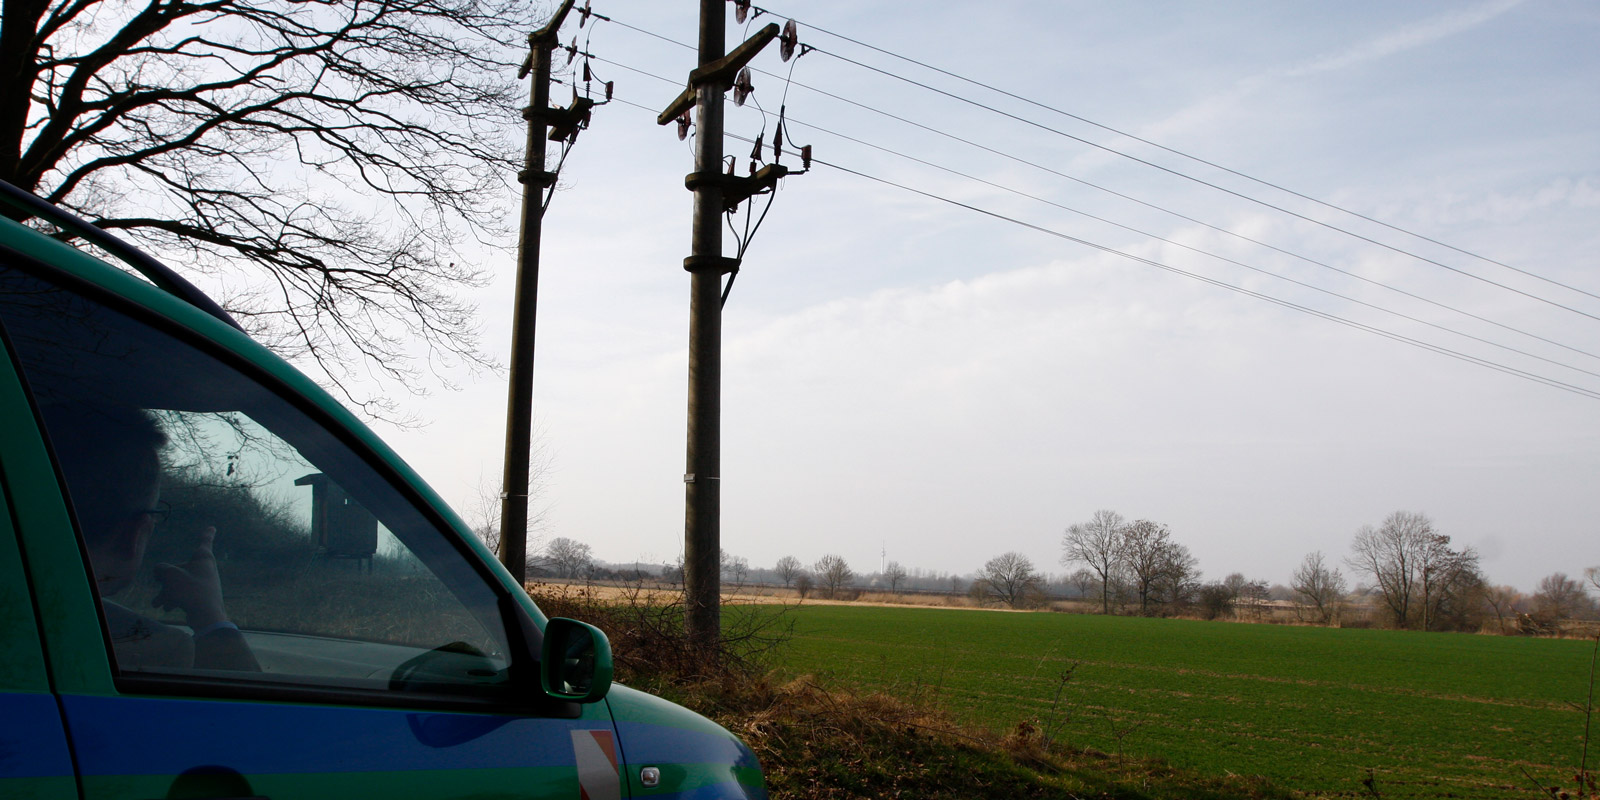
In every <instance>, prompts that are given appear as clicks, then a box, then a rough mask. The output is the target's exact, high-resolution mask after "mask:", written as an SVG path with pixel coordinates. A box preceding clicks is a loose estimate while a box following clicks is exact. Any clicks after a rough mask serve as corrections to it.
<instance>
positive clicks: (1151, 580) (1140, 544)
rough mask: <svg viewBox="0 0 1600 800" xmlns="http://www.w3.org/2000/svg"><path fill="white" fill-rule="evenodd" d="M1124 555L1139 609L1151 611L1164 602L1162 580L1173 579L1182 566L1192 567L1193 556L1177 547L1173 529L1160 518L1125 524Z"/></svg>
mask: <svg viewBox="0 0 1600 800" xmlns="http://www.w3.org/2000/svg"><path fill="white" fill-rule="evenodd" d="M1121 539H1122V547H1121V551H1122V557H1123V560H1124V563H1125V564H1126V566H1127V570H1128V577H1129V580H1130V581H1131V582H1132V584H1133V590H1134V593H1135V594H1137V595H1138V597H1139V613H1140V614H1146V615H1148V614H1151V613H1153V611H1154V609H1155V606H1156V605H1158V604H1159V603H1160V602H1161V589H1162V584H1163V581H1170V580H1172V578H1173V577H1174V575H1173V572H1174V570H1176V569H1179V568H1180V567H1182V568H1185V569H1190V568H1192V564H1193V560H1194V559H1193V557H1192V556H1189V554H1188V550H1187V549H1184V550H1183V551H1182V552H1181V554H1180V553H1179V552H1177V551H1176V550H1175V547H1177V544H1176V543H1175V542H1173V541H1172V529H1170V528H1168V527H1167V526H1165V525H1162V524H1160V523H1158V522H1151V521H1150V520H1146V519H1141V520H1138V521H1135V522H1131V523H1129V524H1127V525H1124V526H1122V536H1121Z"/></svg>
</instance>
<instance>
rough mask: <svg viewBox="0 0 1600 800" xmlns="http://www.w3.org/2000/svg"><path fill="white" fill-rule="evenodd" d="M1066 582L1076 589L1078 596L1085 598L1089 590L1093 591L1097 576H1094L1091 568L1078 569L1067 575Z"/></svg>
mask: <svg viewBox="0 0 1600 800" xmlns="http://www.w3.org/2000/svg"><path fill="white" fill-rule="evenodd" d="M1067 582H1068V583H1071V584H1072V588H1074V589H1076V590H1077V591H1078V597H1079V598H1085V597H1088V596H1089V593H1090V592H1092V591H1094V589H1095V585H1096V584H1097V583H1098V582H1099V578H1096V577H1095V576H1094V572H1092V571H1091V570H1087V569H1078V570H1076V571H1074V572H1073V573H1072V574H1071V575H1068V576H1067Z"/></svg>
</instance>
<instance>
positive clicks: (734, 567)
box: [719, 550, 750, 590]
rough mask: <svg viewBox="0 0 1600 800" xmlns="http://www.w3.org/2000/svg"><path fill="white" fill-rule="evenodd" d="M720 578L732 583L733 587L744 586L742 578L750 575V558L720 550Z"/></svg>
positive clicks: (739, 587)
mask: <svg viewBox="0 0 1600 800" xmlns="http://www.w3.org/2000/svg"><path fill="white" fill-rule="evenodd" d="M719 558H720V559H721V571H722V580H723V581H726V582H727V583H730V584H733V588H734V589H736V590H737V589H742V588H744V579H745V578H747V577H749V575H750V559H748V558H745V557H744V556H736V555H733V554H732V553H729V552H728V551H726V550H722V551H720V556H719Z"/></svg>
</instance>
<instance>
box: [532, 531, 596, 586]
mask: <svg viewBox="0 0 1600 800" xmlns="http://www.w3.org/2000/svg"><path fill="white" fill-rule="evenodd" d="M544 554H545V559H546V560H547V561H548V562H549V564H550V568H551V569H553V570H555V573H556V577H559V578H581V577H584V576H585V575H587V574H589V570H590V568H591V567H593V566H594V555H593V551H591V550H590V548H589V545H586V544H584V543H583V542H580V541H577V540H575V539H568V538H567V537H565V536H558V537H556V538H554V539H551V540H550V543H549V544H547V545H545V548H544Z"/></svg>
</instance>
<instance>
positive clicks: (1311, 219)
mask: <svg viewBox="0 0 1600 800" xmlns="http://www.w3.org/2000/svg"><path fill="white" fill-rule="evenodd" d="M812 50H813V51H815V52H818V53H822V54H823V55H827V56H832V57H834V58H836V59H839V60H840V61H844V62H845V63H848V64H854V65H856V66H858V67H860V68H862V69H865V70H869V71H871V72H876V73H878V74H880V75H884V76H887V77H890V78H894V79H895V80H899V81H904V82H905V83H909V84H911V85H912V86H917V87H919V88H922V89H926V90H927V91H930V92H933V93H935V94H938V95H942V96H944V97H948V98H950V99H952V100H957V101H960V102H962V103H966V104H968V105H971V106H974V107H977V108H981V109H983V110H985V111H988V112H990V113H992V114H999V115H1000V116H1003V117H1006V118H1008V119H1012V120H1016V121H1017V122H1021V123H1023V124H1024V125H1029V126H1032V127H1035V128H1038V129H1040V130H1043V131H1047V132H1049V133H1053V134H1055V135H1057V136H1060V137H1063V138H1066V139H1071V140H1072V141H1075V142H1079V143H1081V144H1086V145H1088V146H1090V147H1093V148H1095V149H1098V150H1104V151H1105V152H1107V153H1111V154H1113V155H1118V156H1121V157H1123V158H1126V159H1128V160H1130V161H1134V162H1136V163H1139V164H1143V165H1145V166H1147V167H1150V168H1152V169H1157V170H1160V171H1162V172H1165V173H1167V174H1169V175H1172V176H1174V177H1178V178H1182V179H1184V180H1186V181H1191V182H1194V183H1198V184H1200V185H1201V186H1206V187H1210V188H1212V189H1215V190H1217V191H1219V192H1222V193H1223V194H1227V195H1232V196H1233V197H1237V198H1239V199H1241V200H1244V201H1246V202H1250V203H1255V204H1256V205H1259V206H1263V207H1265V208H1270V209H1272V210H1274V211H1277V212H1279V213H1282V214H1288V215H1289V216H1291V217H1294V218H1296V219H1299V220H1303V221H1305V222H1309V223H1311V224H1313V225H1317V226H1320V227H1323V228H1327V229H1328V230H1331V231H1337V232H1339V233H1342V234H1344V235H1346V236H1350V237H1353V238H1356V239H1360V240H1361V241H1363V242H1367V243H1368V244H1373V245H1377V246H1378V247H1382V248H1384V249H1385V250H1390V251H1393V252H1395V253H1399V254H1400V255H1404V256H1409V257H1411V258H1414V259H1416V260H1418V261H1421V262H1424V263H1427V264H1432V265H1434V266H1436V267H1439V268H1441V269H1446V270H1449V271H1451V272H1454V273H1456V274H1458V275H1462V276H1464V277H1468V278H1471V279H1473V280H1475V281H1481V282H1483V283H1487V284H1489V285H1490V286H1495V287H1498V288H1500V289H1504V290H1505V291H1508V292H1511V293H1513V294H1519V295H1522V296H1523V297H1526V298H1528V299H1530V300H1535V301H1538V302H1540V303H1545V304H1546V305H1550V306H1554V307H1556V308H1559V309H1562V310H1563V311H1570V312H1572V313H1573V314H1577V315H1578V316H1581V317H1588V318H1589V319H1592V320H1595V321H1596V322H1600V315H1595V314H1591V313H1589V312H1587V311H1583V310H1580V309H1576V308H1573V307H1572V306H1569V305H1566V304H1564V303H1558V302H1556V301H1555V300H1551V299H1549V298H1547V297H1540V296H1539V295H1536V294H1533V293H1532V292H1526V291H1523V290H1521V289H1518V288H1516V287H1514V286H1507V285H1505V284H1503V283H1500V282H1498V281H1494V280H1490V279H1488V278H1485V277H1483V276H1482V275H1475V274H1473V273H1471V272H1468V271H1466V270H1464V269H1461V268H1460V267H1453V266H1450V265H1449V264H1446V263H1444V262H1443V261H1438V260H1435V259H1432V258H1428V257H1427V256H1424V255H1420V254H1418V253H1413V252H1411V251H1409V250H1405V249H1403V248H1400V247H1395V246H1394V245H1392V244H1388V243H1387V242H1381V241H1378V240H1377V239H1374V238H1372V237H1370V236H1365V235H1362V234H1360V233H1356V232H1355V231H1351V230H1346V229H1344V228H1341V227H1339V226H1337V225H1334V224H1332V223H1328V222H1323V221H1322V220H1319V219H1316V218H1314V217H1308V216H1306V215H1305V214H1301V213H1299V212H1297V211H1291V210H1290V209H1287V208H1284V207H1282V206H1279V205H1274V204H1272V203H1269V202H1267V201H1265V200H1262V199H1260V198H1256V197H1251V196H1249V195H1247V194H1244V193H1242V192H1236V191H1234V190H1232V189H1229V188H1227V187H1225V186H1220V185H1218V184H1215V183H1211V182H1210V181H1207V180H1205V179H1203V178H1197V177H1195V176H1193V175H1190V174H1188V173H1186V172H1180V171H1179V170H1175V169H1173V168H1171V167H1167V166H1163V165H1161V164H1157V163H1155V162H1154V161H1149V160H1146V159H1143V158H1140V157H1138V156H1136V155H1132V154H1130V153H1125V152H1123V151H1121V150H1118V149H1116V148H1114V147H1110V146H1107V145H1103V144H1100V143H1099V142H1094V141H1090V140H1088V139H1085V138H1083V137H1081V136H1074V135H1073V134H1070V133H1067V132H1066V131H1063V130H1060V129H1058V128H1052V127H1050V126H1049V125H1045V124H1044V123H1041V122H1035V121H1033V120H1030V119H1027V118H1026V117H1021V116H1018V115H1016V114H1012V113H1010V112H1008V111H1002V110H1000V109H998V108H995V107H994V106H990V105H986V104H984V103H980V102H978V101H976V100H972V99H970V98H966V97H962V96H960V95H958V94H955V93H952V92H947V91H945V90H943V89H939V88H937V87H934V86H930V85H928V84H926V83H923V82H921V81H917V80H913V79H911V78H907V77H905V76H903V75H896V74H895V73H893V72H889V71H888V70H885V69H881V68H879V67H874V66H872V65H870V64H865V63H862V62H860V61H856V60H855V59H852V58H849V57H847V56H841V55H839V54H837V53H832V52H829V51H827V50H823V49H821V48H817V47H813V48H812Z"/></svg>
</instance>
